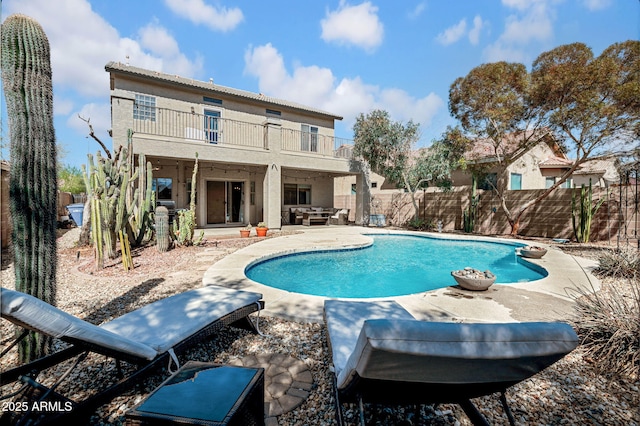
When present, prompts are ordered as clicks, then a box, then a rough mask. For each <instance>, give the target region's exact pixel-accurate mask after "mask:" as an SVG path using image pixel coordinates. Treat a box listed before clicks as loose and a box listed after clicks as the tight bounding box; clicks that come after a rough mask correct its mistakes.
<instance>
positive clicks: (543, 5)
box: [483, 0, 558, 62]
mask: <svg viewBox="0 0 640 426" xmlns="http://www.w3.org/2000/svg"><path fill="white" fill-rule="evenodd" d="M557 2H558V0H502V3H503V4H504V5H505V6H507V7H508V8H511V9H513V13H512V14H510V15H509V16H508V17H507V18H506V21H505V28H504V31H503V32H502V34H501V35H500V36H499V37H498V39H497V40H496V41H495V42H494V43H492V44H490V45H488V46H487V47H486V48H485V50H484V52H483V56H484V58H485V59H486V60H488V61H509V62H526V61H527V60H528V59H530V58H529V57H528V56H529V55H528V54H527V51H528V48H530V46H531V45H532V44H535V43H538V44H544V43H547V42H549V41H550V40H552V39H553V21H554V20H555V17H556V14H555V8H554V6H555V4H556V3H557Z"/></svg>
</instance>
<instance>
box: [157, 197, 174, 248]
mask: <svg viewBox="0 0 640 426" xmlns="http://www.w3.org/2000/svg"><path fill="white" fill-rule="evenodd" d="M170 241H171V239H170V238H169V210H168V209H167V208H166V207H164V206H159V207H156V248H157V249H158V251H159V252H161V253H162V252H165V251H168V250H169V243H170Z"/></svg>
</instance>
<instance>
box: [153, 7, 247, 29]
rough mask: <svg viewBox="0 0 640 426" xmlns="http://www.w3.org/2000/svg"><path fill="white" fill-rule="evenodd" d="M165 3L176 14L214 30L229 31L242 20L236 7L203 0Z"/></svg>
mask: <svg viewBox="0 0 640 426" xmlns="http://www.w3.org/2000/svg"><path fill="white" fill-rule="evenodd" d="M165 4H166V5H167V7H168V8H169V9H171V11H172V12H173V13H175V14H176V15H178V16H181V17H183V18H186V19H188V20H189V21H191V22H193V23H194V24H198V25H200V24H202V25H206V26H207V27H209V28H210V29H212V30H215V31H223V32H226V31H231V30H233V29H234V28H236V27H237V26H238V25H240V23H241V22H242V21H244V15H243V13H242V10H240V9H238V8H237V7H234V8H231V9H227V8H226V7H214V6H210V5H208V4H206V3H205V2H204V1H203V0H165Z"/></svg>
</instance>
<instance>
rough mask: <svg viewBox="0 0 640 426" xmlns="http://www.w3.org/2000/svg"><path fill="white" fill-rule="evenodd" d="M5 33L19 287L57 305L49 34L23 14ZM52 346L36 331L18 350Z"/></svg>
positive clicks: (23, 353) (36, 352)
mask: <svg viewBox="0 0 640 426" xmlns="http://www.w3.org/2000/svg"><path fill="white" fill-rule="evenodd" d="M1 38H2V40H1V50H2V61H1V63H2V82H3V88H4V93H5V98H6V102H7V116H8V119H9V135H10V140H11V144H10V148H11V156H10V158H11V170H10V180H9V201H10V211H11V220H12V225H13V229H12V234H11V239H12V244H13V256H14V266H15V282H16V288H17V289H18V290H20V291H23V292H25V293H28V294H31V295H33V296H35V297H38V298H40V299H42V300H44V301H45V302H47V303H50V304H53V305H54V304H55V300H56V224H57V223H56V222H57V199H56V191H57V179H56V140H55V132H54V128H53V92H52V84H51V60H50V48H49V40H48V39H47V36H46V34H45V33H44V30H43V29H42V27H41V26H40V24H38V23H37V22H36V21H35V20H33V19H31V18H29V17H27V16H24V15H19V14H18V15H11V16H9V17H8V18H7V19H6V20H5V21H4V23H3V24H2V37H1ZM49 348H50V339H48V338H46V337H44V336H39V335H36V334H35V333H31V334H29V335H28V336H27V338H26V339H25V340H23V341H22V342H21V344H20V346H19V356H20V359H21V360H22V361H23V362H28V361H31V360H34V359H36V358H39V357H41V356H43V355H45V354H47V353H48V352H49Z"/></svg>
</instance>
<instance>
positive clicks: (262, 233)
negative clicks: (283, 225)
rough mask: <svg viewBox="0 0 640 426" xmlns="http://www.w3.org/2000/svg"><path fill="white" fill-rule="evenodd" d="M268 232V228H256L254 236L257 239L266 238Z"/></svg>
mask: <svg viewBox="0 0 640 426" xmlns="http://www.w3.org/2000/svg"><path fill="white" fill-rule="evenodd" d="M268 230H269V228H256V235H257V236H258V237H266V236H267V231H268Z"/></svg>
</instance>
